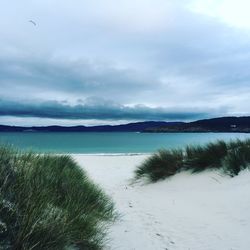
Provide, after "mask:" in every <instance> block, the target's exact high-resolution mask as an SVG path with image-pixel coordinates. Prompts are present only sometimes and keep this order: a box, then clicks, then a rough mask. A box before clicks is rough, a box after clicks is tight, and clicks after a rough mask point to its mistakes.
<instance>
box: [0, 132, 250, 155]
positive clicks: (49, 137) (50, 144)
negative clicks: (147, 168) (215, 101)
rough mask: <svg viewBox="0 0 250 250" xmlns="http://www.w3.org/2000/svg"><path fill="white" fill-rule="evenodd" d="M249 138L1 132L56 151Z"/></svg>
mask: <svg viewBox="0 0 250 250" xmlns="http://www.w3.org/2000/svg"><path fill="white" fill-rule="evenodd" d="M236 138H239V139H245V138H250V134H240V133H155V134H154V133H145V134H144V133H32V132H27V133H0V143H8V144H12V145H14V146H16V147H18V148H21V149H32V150H34V151H37V152H56V153H85V154H98V153H103V154H111V153H122V154H124V153H126V154H127V153H151V152H154V151H156V150H157V149H160V148H174V147H183V146H185V145H188V144H204V143H206V142H211V141H216V140H218V139H224V140H227V141H228V140H230V139H236Z"/></svg>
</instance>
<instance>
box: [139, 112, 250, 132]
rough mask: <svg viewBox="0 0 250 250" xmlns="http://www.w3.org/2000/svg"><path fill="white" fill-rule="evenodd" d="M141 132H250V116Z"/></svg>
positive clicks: (215, 119) (214, 119) (209, 120)
mask: <svg viewBox="0 0 250 250" xmlns="http://www.w3.org/2000/svg"><path fill="white" fill-rule="evenodd" d="M143 132H148V133H171V132H174V133H176V132H235V133H236V132H238V133H249V132H250V116H245V117H219V118H213V119H204V120H198V121H194V122H188V123H181V124H177V125H171V126H160V127H157V128H147V129H145V130H144V131H143Z"/></svg>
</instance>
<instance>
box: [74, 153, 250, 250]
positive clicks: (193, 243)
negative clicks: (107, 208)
mask: <svg viewBox="0 0 250 250" xmlns="http://www.w3.org/2000/svg"><path fill="white" fill-rule="evenodd" d="M73 157H74V159H76V161H77V162H78V163H79V164H80V165H81V166H82V167H83V168H84V169H85V170H86V171H87V173H88V174H89V176H90V178H92V179H93V180H94V181H95V182H96V183H98V184H99V185H100V186H101V187H102V188H103V189H104V190H105V191H106V193H107V194H109V195H110V196H111V197H112V198H113V200H114V202H115V204H116V208H117V210H118V212H119V213H120V214H121V217H120V219H119V220H118V221H117V222H116V223H115V224H114V225H112V226H111V229H110V233H109V238H110V241H109V242H108V245H107V249H112V250H133V249H135V250H158V249H159V250H160V249H161V250H163V249H165V250H166V249H168V250H172V249H173V250H185V249H186V250H249V249H250V237H249V232H250V195H249V193H250V172H249V171H243V172H241V173H240V175H239V176H236V177H234V178H229V177H227V176H222V175H220V174H219V173H218V172H211V171H210V172H209V171H206V172H203V173H200V174H194V175H191V174H190V173H187V172H184V173H180V174H177V175H176V176H174V177H172V178H170V179H168V180H164V181H160V182H157V183H154V184H145V183H143V182H140V183H136V184H131V179H132V178H133V176H134V175H133V171H134V169H135V167H136V166H137V165H138V164H140V163H141V162H142V161H143V160H144V159H145V158H146V157H147V156H145V155H134V156H131V155H129V156H100V155H92V156H91V155H73Z"/></svg>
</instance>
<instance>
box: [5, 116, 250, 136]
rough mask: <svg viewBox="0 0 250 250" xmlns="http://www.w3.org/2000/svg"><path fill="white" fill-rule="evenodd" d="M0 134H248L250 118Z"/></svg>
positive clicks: (50, 128)
mask: <svg viewBox="0 0 250 250" xmlns="http://www.w3.org/2000/svg"><path fill="white" fill-rule="evenodd" d="M0 132H144V133H178V132H180V133H183V132H240V133H250V116H245V117H219V118H213V119H204V120H198V121H194V122H162V121H160V122H158V121H146V122H136V123H128V124H122V125H102V126H92V127H88V126H72V127H64V126H41V127H20V126H7V125H0Z"/></svg>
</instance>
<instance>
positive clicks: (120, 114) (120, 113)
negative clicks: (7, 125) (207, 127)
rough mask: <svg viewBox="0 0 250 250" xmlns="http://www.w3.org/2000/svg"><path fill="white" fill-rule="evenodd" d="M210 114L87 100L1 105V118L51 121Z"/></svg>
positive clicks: (170, 118)
mask: <svg viewBox="0 0 250 250" xmlns="http://www.w3.org/2000/svg"><path fill="white" fill-rule="evenodd" d="M208 115H209V114H208V113H207V111H206V112H203V111H195V110H175V109H164V108H151V107H147V106H143V105H136V106H134V107H128V106H124V105H119V104H116V103H112V102H109V101H105V100H87V102H85V104H78V105H75V106H71V105H68V104H64V103H59V102H45V103H38V104H35V103H23V102H22V103H18V102H12V101H4V100H1V101H0V116H16V117H40V118H53V119H67V120H70V119H101V120H130V119H131V120H190V119H198V118H204V117H207V116H208Z"/></svg>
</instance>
